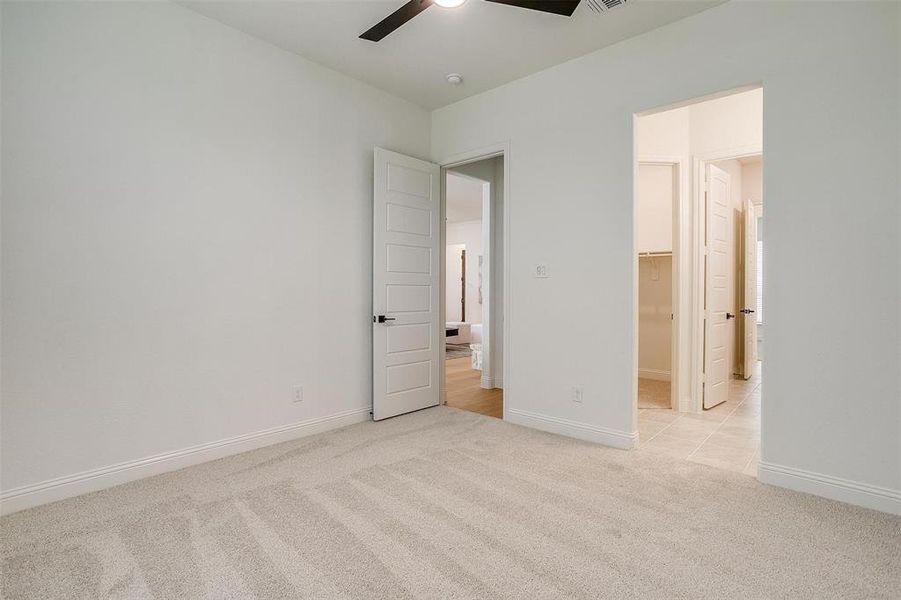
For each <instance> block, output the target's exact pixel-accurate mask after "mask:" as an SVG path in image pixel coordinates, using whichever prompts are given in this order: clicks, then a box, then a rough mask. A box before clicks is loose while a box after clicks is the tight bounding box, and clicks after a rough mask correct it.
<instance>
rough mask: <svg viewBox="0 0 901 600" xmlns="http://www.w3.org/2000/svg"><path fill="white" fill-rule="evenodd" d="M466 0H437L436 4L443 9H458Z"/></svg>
mask: <svg viewBox="0 0 901 600" xmlns="http://www.w3.org/2000/svg"><path fill="white" fill-rule="evenodd" d="M464 2H466V0H435V4H437V5H438V6H440V7H442V8H457V7H458V6H460V5H461V4H463V3H464Z"/></svg>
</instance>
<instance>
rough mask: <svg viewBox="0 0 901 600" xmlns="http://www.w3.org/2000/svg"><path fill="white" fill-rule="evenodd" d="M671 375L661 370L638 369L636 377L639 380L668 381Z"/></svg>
mask: <svg viewBox="0 0 901 600" xmlns="http://www.w3.org/2000/svg"><path fill="white" fill-rule="evenodd" d="M672 375H673V374H672V373H670V372H669V371H664V370H663V369H642V368H640V367H639V369H638V377H639V378H640V379H653V380H654V381H670V380H671V379H672Z"/></svg>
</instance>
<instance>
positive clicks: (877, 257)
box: [432, 2, 901, 507]
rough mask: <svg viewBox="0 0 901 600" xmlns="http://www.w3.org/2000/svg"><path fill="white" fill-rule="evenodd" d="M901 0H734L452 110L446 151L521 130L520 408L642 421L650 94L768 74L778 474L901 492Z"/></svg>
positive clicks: (594, 425) (516, 402)
mask: <svg viewBox="0 0 901 600" xmlns="http://www.w3.org/2000/svg"><path fill="white" fill-rule="evenodd" d="M898 10H899V6H898V5H897V4H895V3H841V2H822V3H819V2H799V3H785V2H772V3H770V2H753V3H752V2H730V3H727V4H724V5H721V6H718V7H716V8H713V9H710V10H708V11H705V12H703V13H700V14H698V15H696V16H694V17H690V18H687V19H684V20H681V21H679V22H676V23H673V24H670V25H668V26H666V27H662V28H660V29H656V30H654V31H652V32H649V33H647V34H644V35H642V36H638V37H636V38H633V39H630V40H627V41H624V42H622V43H620V44H617V45H615V46H612V47H609V48H605V49H602V50H600V51H598V52H594V53H592V54H589V55H586V56H584V57H581V58H579V59H576V60H573V61H570V62H568V63H565V64H562V65H559V66H556V67H554V68H551V69H548V70H546V71H542V72H540V73H537V74H535V75H532V76H530V77H526V78H524V79H521V80H518V81H515V82H512V83H510V84H507V85H505V86H502V87H500V88H497V89H495V90H492V91H490V92H486V93H484V94H481V95H478V96H475V97H472V98H469V99H466V100H464V101H461V102H459V103H457V104H454V105H451V106H448V107H445V108H442V109H440V110H437V111H435V112H434V113H433V120H432V123H433V130H432V154H433V156H436V157H442V156H452V155H454V154H456V153H460V152H466V151H471V150H473V149H477V148H480V147H485V146H487V145H489V144H494V143H498V142H499V141H508V143H509V145H510V156H509V160H510V164H509V171H510V172H509V177H510V180H509V184H510V196H509V198H508V207H507V210H508V211H509V212H510V225H511V232H510V254H509V255H508V256H507V257H506V260H507V263H508V267H509V269H510V270H511V273H512V275H511V280H510V289H509V290H508V293H509V294H510V295H511V308H510V312H509V313H508V314H507V323H508V326H509V327H510V328H511V332H510V337H511V340H512V347H511V352H512V355H511V356H508V357H507V360H508V363H509V364H508V369H509V372H510V374H511V380H510V381H507V382H506V390H505V391H506V394H505V402H507V405H508V406H509V410H510V411H512V412H511V413H510V416H511V418H513V419H514V420H516V421H518V422H522V423H527V424H530V425H533V426H537V427H544V428H546V429H554V430H557V431H562V432H566V433H570V434H573V435H581V436H582V437H590V438H592V439H597V440H600V441H606V442H607V443H620V444H622V445H627V444H628V443H630V442H631V439H632V438H630V437H629V436H630V435H631V433H632V432H634V431H635V426H636V414H635V410H634V405H633V401H632V399H633V393H634V382H633V380H632V360H633V355H632V353H630V352H628V351H624V349H625V348H632V347H633V344H634V339H633V326H632V323H633V320H632V315H633V313H632V311H633V293H634V292H633V289H634V288H633V281H634V280H633V277H634V273H633V265H634V263H635V261H634V259H633V256H632V252H633V240H632V230H633V229H632V172H633V171H632V164H633V163H632V161H633V152H632V148H633V128H632V115H633V114H634V113H636V112H640V111H646V110H649V109H652V108H654V107H659V106H667V105H673V104H676V103H680V102H684V101H685V100H687V99H691V98H697V97H700V96H704V95H707V94H712V93H716V92H719V91H721V90H727V89H733V88H737V87H740V86H744V85H747V84H751V83H754V82H763V88H764V92H763V93H764V98H765V102H764V104H765V112H764V124H763V139H765V140H766V144H765V158H764V160H765V161H766V183H765V185H766V193H767V211H766V215H765V219H766V235H767V257H766V266H767V276H768V280H767V283H766V291H765V293H766V298H767V319H768V328H767V360H766V361H765V362H764V380H765V381H766V391H765V394H766V396H765V400H764V403H763V415H762V423H763V435H762V461H763V464H762V468H761V478H763V479H764V480H766V481H773V482H778V483H780V484H783V485H791V486H794V487H803V488H805V489H810V490H812V491H816V492H817V493H822V494H828V495H832V496H842V497H846V498H848V499H852V500H853V501H856V502H862V503H867V502H869V503H871V504H880V503H881V504H880V506H883V507H885V506H886V503H892V502H897V499H896V497H895V496H892V494H897V490H899V489H901V465H899V456H901V446H899V444H901V442H899V439H901V435H899V428H901V422H899V404H901V402H899V398H901V390H899V386H901V377H899V362H901V355H899V351H901V340H899V316H901V311H899V309H898V305H899V273H901V269H899V264H898V263H899V260H901V259H899V254H901V253H899V230H901V219H899V214H898V213H899V185H898V175H897V171H898V165H899V136H898V135H896V134H895V135H890V134H889V133H888V132H897V131H898V127H899V114H898V113H899V111H898V105H899V73H901V68H899V54H901V53H899V42H898V39H899V22H901V20H899V16H898ZM836 31H840V32H841V35H839V36H836V35H835V32H836ZM686 65H691V66H692V67H693V68H689V69H687V68H686ZM549 106H552V107H553V110H548V107H549ZM849 198H853V199H854V201H853V202H849V200H848V199H849ZM551 207H553V208H554V209H553V210H551ZM839 240H841V243H838V241H839ZM811 256H817V261H818V263H819V264H828V265H830V270H831V274H830V276H828V277H824V276H823V272H822V270H820V269H814V268H811V267H810V265H811V263H810V257H811ZM539 260H544V261H548V263H549V267H550V272H551V277H549V278H547V279H536V278H533V277H532V276H531V271H532V268H533V266H534V264H535V262H537V261H539ZM861 311H864V312H865V313H866V315H868V316H867V318H856V317H855V318H847V319H845V318H842V317H841V315H845V316H847V315H861V314H862V313H861ZM547 314H554V315H555V318H554V319H553V320H551V319H543V318H541V315H547ZM520 332H523V333H520ZM524 332H528V333H527V334H526V333H524ZM549 348H552V349H554V351H553V352H548V351H547V349H549ZM573 385H583V386H584V388H585V395H584V402H582V403H575V402H572V401H571V400H570V398H571V386H573ZM849 482H851V483H849ZM873 490H875V491H873ZM885 490H889V491H885ZM892 490H894V491H892ZM893 498H895V499H893Z"/></svg>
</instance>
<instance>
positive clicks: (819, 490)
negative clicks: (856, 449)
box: [757, 462, 901, 515]
mask: <svg viewBox="0 0 901 600" xmlns="http://www.w3.org/2000/svg"><path fill="white" fill-rule="evenodd" d="M757 479H758V480H760V482H761V483H767V484H769V485H775V486H779V487H784V488H788V489H790V490H795V491H798V492H806V493H808V494H814V495H816V496H822V497H824V498H830V499H832V500H838V501H840V502H847V503H848V504H855V505H857V506H863V507H865V508H872V509H874V510H880V511H883V512H887V513H890V514H893V515H901V491H899V490H892V489H889V488H884V487H878V486H874V485H869V484H866V483H860V482H858V481H851V480H850V479H842V478H840V477H832V476H830V475H823V474H822V473H814V472H812V471H805V470H803V469H795V468H793V467H786V466H783V465H774V464H771V463H764V462H761V463H760V464H759V465H758V466H757Z"/></svg>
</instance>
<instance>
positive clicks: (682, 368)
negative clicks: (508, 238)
mask: <svg viewBox="0 0 901 600" xmlns="http://www.w3.org/2000/svg"><path fill="white" fill-rule="evenodd" d="M637 119H638V116H636V117H635V118H634V119H633V127H632V130H633V135H634V133H635V132H636V131H637V130H638V125H637ZM641 165H666V166H671V167H672V168H673V169H674V170H675V171H676V184H675V189H674V190H673V206H672V211H673V214H672V221H673V248H672V250H673V257H672V268H673V274H672V279H673V285H672V305H673V320H672V325H671V336H670V338H671V349H670V353H671V357H672V358H671V361H670V371H666V372H665V373H666V374H667V377H666V379H660V377H659V376H658V377H653V376H648V378H649V379H657V380H659V381H672V384H673V385H672V386H671V387H670V407H671V408H673V409H674V410H678V411H683V412H684V411H687V410H689V405H690V402H688V401H686V400H685V397H686V396H688V395H690V394H691V390H690V389H689V383H690V381H691V352H690V351H689V349H688V348H687V347H686V345H687V341H686V340H687V339H690V336H686V335H685V332H683V327H685V326H686V325H687V324H688V321H686V320H685V319H683V318H682V315H683V314H686V313H687V312H688V311H687V309H688V308H689V307H690V306H691V287H690V285H691V280H690V278H689V277H688V276H687V275H686V274H687V272H688V269H687V268H686V267H687V266H688V265H689V264H690V262H689V261H688V260H687V259H686V252H685V248H686V246H687V245H686V243H685V240H688V239H690V236H691V231H692V229H691V227H692V226H691V224H690V219H689V210H688V207H689V193H688V190H689V183H690V177H691V176H690V173H689V172H688V167H687V161H686V158H685V157H682V156H667V155H653V154H642V155H639V156H637V157H636V158H635V162H634V164H633V178H632V215H633V217H632V220H633V223H632V232H633V235H632V237H633V263H632V269H633V273H632V290H633V299H632V327H633V332H632V337H633V340H638V256H637V252H638V249H637V248H634V240H635V231H636V228H637V226H638V222H637V218H636V215H635V207H636V206H637V202H636V200H637V190H638V187H637V186H638V175H639V168H640V166H641ZM633 346H634V347H633V348H632V355H633V358H632V360H633V373H632V375H633V377H632V380H633V381H632V386H633V394H632V395H633V402H632V406H633V409H632V410H633V415H632V424H633V427H637V423H638V378H639V377H645V375H643V373H644V372H647V370H645V369H641V368H640V367H639V366H638V343H637V341H636V342H635V343H634V344H633ZM660 373H664V371H661V372H660Z"/></svg>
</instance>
